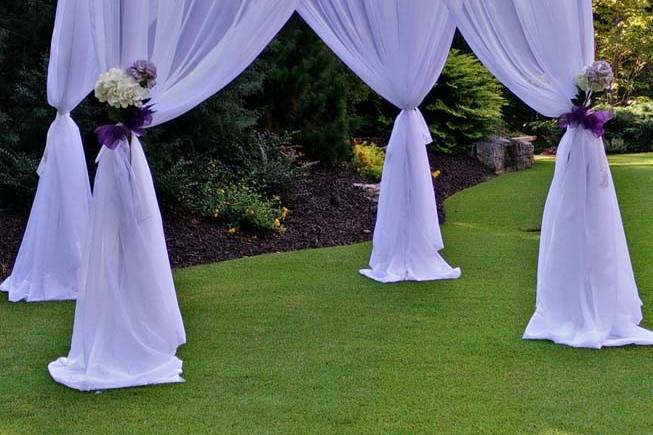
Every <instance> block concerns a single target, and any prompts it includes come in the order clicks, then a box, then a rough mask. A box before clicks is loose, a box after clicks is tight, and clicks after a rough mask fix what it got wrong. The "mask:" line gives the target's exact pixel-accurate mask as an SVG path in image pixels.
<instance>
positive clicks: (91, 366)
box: [49, 0, 296, 390]
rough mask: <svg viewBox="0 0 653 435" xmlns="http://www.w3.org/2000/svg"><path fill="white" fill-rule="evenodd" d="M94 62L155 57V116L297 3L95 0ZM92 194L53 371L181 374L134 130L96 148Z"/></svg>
mask: <svg viewBox="0 0 653 435" xmlns="http://www.w3.org/2000/svg"><path fill="white" fill-rule="evenodd" d="M90 4H91V8H90V9H91V22H92V29H93V32H92V34H93V39H94V42H95V46H96V48H97V54H98V59H99V65H100V70H101V71H105V70H107V69H109V68H111V67H113V66H120V67H123V68H124V67H127V66H129V65H130V64H131V63H133V62H134V61H135V60H138V59H148V60H151V61H152V62H153V63H154V64H155V65H157V67H158V79H157V85H156V86H155V87H154V89H153V90H152V103H153V104H154V109H155V110H156V111H157V112H156V114H155V124H156V123H162V122H165V121H167V120H169V119H172V118H174V117H176V116H178V115H180V114H182V113H184V112H186V111H187V110H189V109H191V108H192V107H194V106H195V105H197V104H199V103H200V102H202V101H203V100H204V99H206V98H208V97H209V96H211V95H212V94H214V93H215V92H217V91H219V90H220V89H221V88H222V87H224V86H225V85H227V84H228V83H229V82H230V81H231V80H233V79H234V78H235V77H236V76H237V75H238V74H239V73H240V72H242V71H243V70H244V69H245V68H246V67H247V66H248V65H249V64H250V63H251V62H252V61H253V60H254V59H255V57H256V56H257V55H258V54H259V53H260V52H261V51H262V50H263V48H264V47H265V46H266V45H267V44H268V43H269V41H270V40H271V39H272V37H273V36H274V35H275V34H276V33H277V32H278V30H279V29H280V28H281V27H282V26H283V24H284V23H285V22H286V21H287V20H288V18H289V17H290V15H291V14H292V12H293V11H294V9H295V6H296V5H295V3H294V1H289V0H219V1H211V2H198V1H193V0H183V1H182V0H180V1H175V2H172V1H168V0H147V1H142V2H141V1H139V2H134V1H131V0H122V1H116V0H91V1H90ZM98 160H99V166H98V171H97V175H96V184H95V189H94V196H93V207H92V209H93V211H92V222H91V236H90V240H89V248H88V250H87V252H86V255H87V259H88V265H87V269H88V270H87V280H86V286H85V290H84V291H82V292H81V293H80V295H79V297H78V302H77V309H76V312H75V324H74V331H73V338H72V345H71V350H70V353H69V355H68V357H67V358H60V359H58V360H57V361H55V362H53V363H51V364H50V366H49V369H50V373H51V375H52V377H53V378H54V379H55V380H57V381H58V382H61V383H63V384H65V385H68V386H70V387H72V388H77V389H81V390H94V389H104V388H118V387H126V386H135V385H144V384H154V383H167V382H179V381H181V380H182V379H181V377H180V375H181V364H182V363H181V361H180V360H179V359H178V358H177V357H175V352H176V349H177V346H179V345H180V344H182V343H184V342H185V340H186V338H185V333H184V328H183V324H182V320H181V315H180V313H179V308H178V305H177V300H176V296H175V288H174V284H173V281H172V274H171V271H170V264H169V262H168V257H167V250H166V246H165V239H164V235H163V228H162V223H161V214H160V211H159V207H158V204H157V201H156V196H155V192H154V187H153V184H152V177H151V174H150V170H149V167H148V165H147V161H146V159H145V155H144V153H143V151H142V148H141V144H140V142H139V141H138V139H137V138H135V137H132V139H131V144H128V143H127V142H126V141H125V142H123V143H122V144H121V145H120V146H119V148H118V149H116V150H114V151H111V150H108V149H107V148H103V150H102V152H101V154H100V156H99V157H98Z"/></svg>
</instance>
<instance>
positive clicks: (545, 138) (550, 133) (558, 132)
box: [524, 115, 565, 153]
mask: <svg viewBox="0 0 653 435" xmlns="http://www.w3.org/2000/svg"><path fill="white" fill-rule="evenodd" d="M536 118H537V119H536V120H535V121H532V122H528V123H526V124H525V125H524V131H525V132H526V133H527V134H529V135H533V136H535V137H536V139H535V141H533V146H534V147H535V152H536V153H540V152H541V151H542V150H544V149H547V148H551V147H557V146H558V143H560V139H561V138H562V135H563V134H564V133H565V130H564V129H562V128H560V126H559V125H558V120H557V119H550V118H544V117H542V116H541V115H537V117H536Z"/></svg>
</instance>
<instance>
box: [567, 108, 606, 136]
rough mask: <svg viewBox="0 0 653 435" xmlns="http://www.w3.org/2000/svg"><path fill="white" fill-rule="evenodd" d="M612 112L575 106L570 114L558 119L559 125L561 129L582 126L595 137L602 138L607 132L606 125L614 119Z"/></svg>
mask: <svg viewBox="0 0 653 435" xmlns="http://www.w3.org/2000/svg"><path fill="white" fill-rule="evenodd" d="M613 116H614V115H613V114H612V112H610V111H608V110H598V111H594V110H592V109H590V108H588V107H584V106H574V108H573V110H572V111H571V112H569V113H565V114H564V115H562V116H560V118H558V125H559V126H560V127H561V128H567V127H569V126H571V127H578V126H581V127H583V128H584V129H586V130H590V131H591V132H592V133H593V134H594V136H596V137H602V136H603V133H604V132H605V124H606V123H607V122H608V121H610V120H611V119H612V118H613Z"/></svg>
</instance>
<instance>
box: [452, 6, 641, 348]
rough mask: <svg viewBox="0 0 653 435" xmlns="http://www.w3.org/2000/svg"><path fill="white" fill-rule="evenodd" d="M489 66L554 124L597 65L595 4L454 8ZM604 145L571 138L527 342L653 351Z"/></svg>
mask: <svg viewBox="0 0 653 435" xmlns="http://www.w3.org/2000/svg"><path fill="white" fill-rule="evenodd" d="M446 3H447V5H448V6H449V8H450V11H451V13H452V16H453V17H454V20H455V22H456V25H457V26H458V28H459V29H460V31H461V32H462V34H463V36H464V37H465V39H466V40H467V42H468V43H469V45H470V47H471V48H472V50H474V52H475V53H476V55H477V56H478V57H479V59H480V60H481V61H482V62H483V63H484V64H485V66H486V67H487V68H488V69H489V70H490V71H491V72H492V73H493V74H494V75H495V76H496V77H497V78H498V79H499V80H501V81H502V82H503V83H504V84H505V85H506V86H507V87H508V88H509V89H510V90H511V91H512V92H514V93H515V94H516V95H517V96H518V97H520V98H521V99H522V100H523V101H524V102H525V103H526V104H528V105H530V106H531V107H533V108H534V109H535V110H537V111H538V112H540V113H541V114H543V115H545V116H548V117H558V116H560V115H562V114H564V113H567V112H570V111H571V109H572V103H571V99H572V98H573V97H574V96H575V95H576V92H577V91H576V77H577V75H578V74H579V73H580V71H581V70H582V68H583V67H585V66H587V65H589V64H591V63H592V62H593V61H594V31H593V19H592V2H591V0H569V1H567V0H565V1H559V0H538V1H522V0H506V1H496V2H488V1H483V0H446ZM641 319H642V312H641V301H640V299H639V296H638V292H637V286H636V284H635V278H634V275H633V270H632V266H631V263H630V257H629V254H628V246H627V244H626V237H625V235H624V229H623V224H622V222H621V214H620V212H619V204H618V202H617V196H616V193H615V189H614V185H613V182H612V176H611V174H610V168H609V166H608V161H607V158H606V155H605V149H604V146H603V141H602V139H601V138H598V137H596V136H594V134H593V133H592V132H591V131H590V130H585V129H583V128H582V127H580V126H579V127H576V128H574V127H570V128H568V129H567V132H566V133H565V135H564V137H563V138H562V141H561V142H560V145H559V147H558V152H557V156H556V167H555V174H554V176H553V182H552V184H551V188H550V190H549V195H548V197H547V200H546V205H545V208H544V215H543V218H542V233H541V241H540V252H539V262H538V273H537V304H536V310H535V314H534V315H533V317H532V318H531V321H530V323H529V324H528V327H527V328H526V332H525V333H524V338H526V339H549V340H552V341H554V342H556V343H561V344H566V345H569V346H574V347H590V348H600V347H603V346H619V345H624V344H630V343H633V344H653V333H652V332H650V331H647V330H645V329H643V328H640V327H639V326H638V324H639V322H640V321H641Z"/></svg>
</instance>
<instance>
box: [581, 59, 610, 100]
mask: <svg viewBox="0 0 653 435" xmlns="http://www.w3.org/2000/svg"><path fill="white" fill-rule="evenodd" d="M586 74H587V81H588V82H589V86H590V88H591V89H592V91H594V92H600V91H605V90H608V89H610V87H611V86H612V82H613V81H614V73H613V72H612V67H611V66H610V64H609V63H608V62H606V61H604V60H598V61H596V62H594V63H593V64H592V65H590V67H589V68H588V69H587V72H586Z"/></svg>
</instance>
